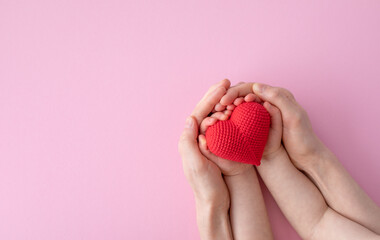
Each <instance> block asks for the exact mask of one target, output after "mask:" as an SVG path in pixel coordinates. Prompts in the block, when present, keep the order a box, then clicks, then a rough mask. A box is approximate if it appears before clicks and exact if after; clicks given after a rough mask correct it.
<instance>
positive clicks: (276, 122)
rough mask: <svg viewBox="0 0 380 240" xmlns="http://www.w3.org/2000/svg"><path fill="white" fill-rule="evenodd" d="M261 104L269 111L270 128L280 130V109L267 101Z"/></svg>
mask: <svg viewBox="0 0 380 240" xmlns="http://www.w3.org/2000/svg"><path fill="white" fill-rule="evenodd" d="M263 106H264V107H265V109H266V110H267V111H268V112H269V115H270V117H271V128H272V129H274V130H276V131H280V132H281V131H282V116H281V112H280V109H278V108H277V107H275V106H273V105H272V104H270V103H269V102H264V104H263Z"/></svg>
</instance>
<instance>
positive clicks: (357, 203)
mask: <svg viewBox="0 0 380 240" xmlns="http://www.w3.org/2000/svg"><path fill="white" fill-rule="evenodd" d="M252 93H254V95H255V96H256V97H258V98H260V99H262V101H268V102H270V103H272V105H274V106H276V107H277V108H278V109H279V112H280V115H281V116H282V124H281V126H282V127H281V128H282V129H281V131H282V136H281V138H282V141H283V143H284V147H285V148H286V151H282V152H284V153H282V154H279V159H284V160H283V162H287V161H286V159H287V158H288V155H289V156H290V159H291V162H290V165H289V163H288V164H287V165H285V163H282V164H284V166H283V168H284V169H283V170H281V171H279V172H278V174H280V173H281V172H283V171H285V172H286V171H289V172H294V175H291V176H300V177H299V181H300V182H298V183H296V181H294V184H297V185H300V184H301V182H305V181H304V180H305V178H306V177H305V176H304V175H303V174H302V173H301V172H299V171H297V170H296V169H293V168H294V166H296V167H297V168H298V169H300V170H302V171H304V172H305V173H306V174H307V176H308V177H310V178H311V179H312V180H313V182H314V183H315V184H316V186H317V187H318V188H319V191H320V192H321V193H322V194H323V195H322V197H323V201H324V200H326V202H327V204H328V205H329V206H330V207H331V208H327V210H326V211H325V213H324V215H323V216H324V217H323V218H322V219H326V218H333V219H334V218H336V219H335V220H336V221H337V223H339V224H341V223H342V222H343V223H344V222H347V221H351V223H350V224H341V225H340V226H343V227H345V226H346V225H347V226H349V225H352V224H357V225H358V226H360V225H362V226H363V227H364V228H366V229H369V230H370V231H372V232H374V233H377V234H379V232H380V210H379V207H378V206H377V205H376V204H375V203H374V202H373V201H372V200H371V199H370V198H369V197H368V195H367V194H366V193H365V192H364V191H363V190H362V189H361V188H360V187H359V185H358V184H357V183H356V182H355V181H354V180H353V178H352V177H351V176H350V175H349V174H348V173H347V171H346V170H345V169H344V168H343V166H342V165H341V164H340V163H339V161H338V159H337V158H336V156H335V155H334V154H333V153H332V152H331V151H330V150H329V149H328V148H327V147H326V146H325V145H324V144H323V143H322V142H321V141H320V140H319V139H318V137H317V136H316V135H315V133H314V131H313V130H312V127H311V124H310V121H309V119H308V116H307V113H306V111H305V110H303V108H302V107H301V106H300V105H299V104H298V103H297V102H296V100H295V99H294V96H293V95H292V94H291V93H290V92H289V91H288V90H286V89H282V88H276V87H271V86H268V85H264V84H259V83H255V84H253V83H242V84H239V85H238V86H235V87H232V88H230V89H229V90H228V91H227V93H226V95H225V96H223V98H222V99H221V101H220V103H219V104H217V105H216V106H215V108H214V111H215V110H220V109H223V107H220V105H222V106H226V105H229V104H230V103H231V102H233V101H234V100H235V99H236V98H239V97H244V96H246V95H247V94H252ZM217 106H219V107H217ZM216 108H218V109H216ZM281 138H280V140H281ZM286 152H287V154H285V153H286ZM263 159H265V156H264V157H263ZM270 159H274V158H270ZM276 162H280V161H279V160H271V161H264V160H263V164H262V166H260V167H259V168H258V170H259V173H260V175H262V177H263V179H264V181H265V179H266V185H267V186H268V188H270V189H272V191H273V192H277V190H276V189H277V188H280V186H281V183H282V184H284V183H285V182H286V181H285V180H286V179H287V178H284V179H282V181H280V182H279V184H278V186H277V185H276V184H275V180H273V179H272V178H270V173H273V172H274V169H276V166H277V164H275V163H276ZM264 163H265V164H264ZM269 163H271V170H270V171H269V170H268V171H265V167H266V166H268V165H269ZM291 163H293V164H294V165H293V164H291ZM278 166H281V165H280V163H278ZM279 169H281V168H279ZM285 169H288V170H285ZM267 174H269V175H267ZM279 176H281V175H276V176H275V177H274V179H278V178H279ZM302 179H304V180H302ZM301 180H302V181H301ZM306 180H308V179H306ZM310 183H311V182H310ZM310 183H307V185H310V188H311V189H313V188H316V187H315V186H313V185H312V184H310ZM269 186H271V187H269ZM317 190H318V189H317ZM313 191H314V190H313ZM273 192H272V193H273ZM303 194H304V193H303ZM301 195H302V193H300V194H299V195H298V197H299V196H301ZM285 196H286V195H285ZM302 196H304V195H302ZM289 197H290V196H287V198H289ZM281 199H282V197H278V200H279V201H281ZM310 200H312V199H310ZM289 201H290V200H289ZM289 201H287V203H288V204H289ZM279 205H280V204H279ZM322 206H324V205H323V204H322ZM326 206H327V205H326ZM280 207H281V206H280ZM283 207H285V208H286V206H283ZM285 208H284V209H285ZM326 212H327V213H326ZM335 213H336V214H338V213H339V214H338V216H340V217H339V218H338V217H334V216H335V215H336V214H335ZM325 216H329V217H325ZM287 217H288V218H290V219H291V218H293V217H294V216H293V213H292V212H289V214H288V215H287ZM290 219H289V221H290V222H292V221H291V220H290ZM345 219H346V220H345ZM324 221H327V220H323V221H320V223H319V224H318V225H319V226H326V227H327V226H328V225H324V224H323V222H324ZM321 222H322V223H321ZM331 224H332V226H334V223H333V222H332V223H331ZM350 227H351V228H352V229H358V227H353V226H350ZM302 229H305V228H300V229H299V231H302ZM343 230H344V229H343ZM358 231H359V232H361V230H358ZM348 232H349V231H342V234H344V233H348ZM334 233H335V234H337V232H336V231H335V232H334ZM331 234H333V233H332V232H331ZM301 236H302V235H301ZM342 236H343V235H342ZM350 236H354V234H351V235H350ZM375 236H376V235H375ZM323 239H326V236H324V238H323ZM335 239H336V238H335Z"/></svg>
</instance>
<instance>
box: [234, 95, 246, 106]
mask: <svg viewBox="0 0 380 240" xmlns="http://www.w3.org/2000/svg"><path fill="white" fill-rule="evenodd" d="M243 102H244V98H243V97H238V98H236V99H235V100H234V105H235V106H239V105H240V104H242V103H243Z"/></svg>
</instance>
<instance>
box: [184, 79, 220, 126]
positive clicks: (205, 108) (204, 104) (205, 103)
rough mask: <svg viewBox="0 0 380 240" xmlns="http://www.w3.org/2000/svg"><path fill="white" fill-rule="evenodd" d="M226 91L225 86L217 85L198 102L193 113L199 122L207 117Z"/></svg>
mask: <svg viewBox="0 0 380 240" xmlns="http://www.w3.org/2000/svg"><path fill="white" fill-rule="evenodd" d="M226 91H227V90H226V88H225V87H217V88H216V89H214V90H213V91H212V92H211V93H210V94H208V95H207V96H205V97H204V98H203V99H202V100H201V101H200V102H199V103H198V104H197V106H196V107H195V109H194V110H193V112H192V114H191V115H192V116H194V117H195V119H196V120H197V123H198V124H200V123H201V122H202V120H203V119H204V118H206V117H207V115H208V114H209V113H210V112H211V111H212V109H213V108H214V106H215V104H217V103H218V102H219V101H220V99H221V98H222V97H223V95H224V94H225V93H226Z"/></svg>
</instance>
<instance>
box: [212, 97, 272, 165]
mask: <svg viewBox="0 0 380 240" xmlns="http://www.w3.org/2000/svg"><path fill="white" fill-rule="evenodd" d="M269 127H270V115H269V113H268V111H267V110H266V109H265V108H264V107H263V106H262V105H261V104H258V103H255V102H245V103H242V104H240V105H239V106H237V107H236V108H235V109H234V110H233V112H232V114H231V117H230V119H228V120H226V121H218V122H217V123H215V124H214V125H212V126H210V127H209V128H208V129H207V130H206V141H207V146H208V148H209V150H210V151H211V152H212V153H214V154H215V155H217V156H219V157H221V158H224V159H228V160H232V161H236V162H242V163H249V164H254V165H256V166H258V165H260V161H261V157H262V155H263V152H264V148H265V144H266V142H267V140H268V134H269Z"/></svg>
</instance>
